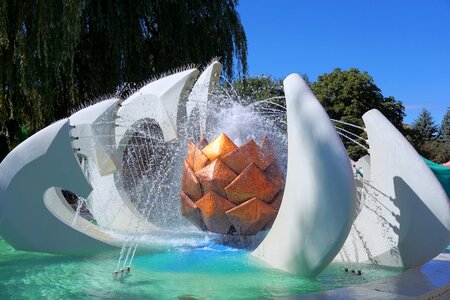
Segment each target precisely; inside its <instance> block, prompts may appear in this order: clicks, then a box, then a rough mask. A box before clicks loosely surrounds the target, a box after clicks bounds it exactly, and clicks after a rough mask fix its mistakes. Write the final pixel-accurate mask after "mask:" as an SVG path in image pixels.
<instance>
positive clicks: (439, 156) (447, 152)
mask: <svg viewBox="0 0 450 300" xmlns="http://www.w3.org/2000/svg"><path fill="white" fill-rule="evenodd" d="M416 149H417V151H418V152H419V154H420V155H422V156H423V157H425V158H428V159H429V160H431V161H434V162H436V163H439V164H443V163H446V162H448V161H450V142H440V141H438V140H432V141H427V142H424V143H422V144H420V145H419V146H418V147H416Z"/></svg>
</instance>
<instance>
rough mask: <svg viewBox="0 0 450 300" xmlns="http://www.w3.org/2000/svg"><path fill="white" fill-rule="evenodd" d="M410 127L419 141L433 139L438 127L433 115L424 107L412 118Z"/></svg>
mask: <svg viewBox="0 0 450 300" xmlns="http://www.w3.org/2000/svg"><path fill="white" fill-rule="evenodd" d="M412 129H413V130H414V132H415V134H416V136H417V138H418V139H419V142H425V141H431V140H433V139H435V137H436V134H437V132H438V127H437V125H436V124H435V123H434V120H433V117H432V116H431V114H430V112H429V111H428V110H426V109H425V108H424V109H423V110H422V112H421V113H420V115H419V116H418V117H417V119H416V120H414V122H413V124H412Z"/></svg>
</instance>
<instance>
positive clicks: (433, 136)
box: [408, 109, 450, 163]
mask: <svg viewBox="0 0 450 300" xmlns="http://www.w3.org/2000/svg"><path fill="white" fill-rule="evenodd" d="M449 123H450V110H447V113H446V115H445V116H444V118H443V120H442V123H441V126H440V130H439V132H438V126H437V125H436V124H435V123H434V121H433V117H432V116H431V114H430V112H429V111H427V110H426V109H424V110H422V112H421V113H420V115H419V116H418V117H417V119H416V120H415V121H414V123H413V125H412V127H411V129H410V130H409V136H408V137H409V140H410V141H411V143H412V144H413V145H414V147H415V148H416V150H417V152H419V154H420V155H422V156H423V157H425V158H428V159H429V160H432V161H434V162H437V163H446V162H448V161H450V139H449V133H450V124H449ZM438 133H439V134H438Z"/></svg>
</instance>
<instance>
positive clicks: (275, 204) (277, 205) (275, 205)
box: [270, 190, 284, 210]
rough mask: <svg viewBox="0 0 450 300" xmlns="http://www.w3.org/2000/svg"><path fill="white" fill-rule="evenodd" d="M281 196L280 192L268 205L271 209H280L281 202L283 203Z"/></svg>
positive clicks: (281, 192)
mask: <svg viewBox="0 0 450 300" xmlns="http://www.w3.org/2000/svg"><path fill="white" fill-rule="evenodd" d="M283 194H284V191H283V190H281V191H280V192H279V193H278V194H277V195H276V196H275V198H274V199H273V201H272V202H271V203H270V206H272V207H273V208H275V209H276V210H279V209H280V206H281V202H282V201H283Z"/></svg>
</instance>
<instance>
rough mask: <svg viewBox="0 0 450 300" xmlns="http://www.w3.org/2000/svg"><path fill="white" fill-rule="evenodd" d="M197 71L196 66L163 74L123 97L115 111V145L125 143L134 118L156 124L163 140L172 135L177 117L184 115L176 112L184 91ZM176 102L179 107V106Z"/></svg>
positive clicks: (193, 80)
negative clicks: (128, 95) (151, 121)
mask: <svg viewBox="0 0 450 300" xmlns="http://www.w3.org/2000/svg"><path fill="white" fill-rule="evenodd" d="M197 75H198V70H197V69H190V70H186V71H183V72H179V73H176V74H173V75H170V76H166V77H163V78H161V79H159V80H156V81H154V82H151V83H149V84H147V85H146V86H144V87H142V88H141V89H139V91H137V92H136V93H134V94H133V95H131V96H130V97H129V98H127V99H126V100H125V101H124V102H123V103H122V107H121V108H120V109H119V111H118V112H117V116H118V119H117V122H116V124H117V127H116V137H117V139H118V140H117V144H118V146H119V149H120V148H122V147H121V146H122V145H126V144H127V141H128V139H127V138H128V136H127V131H128V130H130V129H131V128H132V126H133V124H134V123H135V122H136V121H138V120H141V119H145V118H149V119H153V120H155V121H156V122H157V123H158V124H159V127H160V128H161V130H162V132H163V135H164V140H165V141H171V140H173V139H176V138H177V137H178V122H179V119H180V118H184V117H185V116H184V115H183V114H182V113H181V115H178V113H179V112H183V111H184V108H185V103H184V102H185V100H186V99H187V96H188V95H187V93H188V92H189V91H190V89H191V88H192V86H193V85H194V82H195V78H196V77H197ZM180 106H181V107H183V109H179V107H180ZM118 154H119V155H120V154H121V153H120V152H119V153H118Z"/></svg>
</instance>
